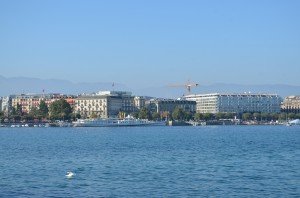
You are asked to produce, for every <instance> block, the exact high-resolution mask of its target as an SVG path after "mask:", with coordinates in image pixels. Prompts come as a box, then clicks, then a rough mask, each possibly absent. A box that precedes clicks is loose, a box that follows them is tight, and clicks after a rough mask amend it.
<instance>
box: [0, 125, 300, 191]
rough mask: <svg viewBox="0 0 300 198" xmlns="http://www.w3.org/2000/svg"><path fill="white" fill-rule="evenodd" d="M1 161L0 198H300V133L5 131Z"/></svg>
mask: <svg viewBox="0 0 300 198" xmlns="http://www.w3.org/2000/svg"><path fill="white" fill-rule="evenodd" d="M0 160H1V161H0V197H300V127H285V126H217V127H209V126H203V127H124V128H0ZM67 171H72V172H74V173H75V174H76V175H75V176H74V177H73V178H72V179H68V178H66V177H65V175H66V172H67Z"/></svg>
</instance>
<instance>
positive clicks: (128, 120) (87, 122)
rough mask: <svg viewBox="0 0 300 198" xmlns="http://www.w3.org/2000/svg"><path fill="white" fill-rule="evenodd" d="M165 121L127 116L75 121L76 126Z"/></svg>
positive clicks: (160, 124) (107, 125)
mask: <svg viewBox="0 0 300 198" xmlns="http://www.w3.org/2000/svg"><path fill="white" fill-rule="evenodd" d="M164 125H166V122H165V121H150V120H147V119H135V118H133V117H126V118H124V119H115V118H107V119H105V118H98V119H78V120H77V121H76V122H73V126H74V127H116V126H164Z"/></svg>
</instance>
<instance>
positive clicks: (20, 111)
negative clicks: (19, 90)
mask: <svg viewBox="0 0 300 198" xmlns="http://www.w3.org/2000/svg"><path fill="white" fill-rule="evenodd" d="M15 113H16V115H19V116H22V114H23V111H22V105H20V104H19V103H18V104H17V108H16V111H15Z"/></svg>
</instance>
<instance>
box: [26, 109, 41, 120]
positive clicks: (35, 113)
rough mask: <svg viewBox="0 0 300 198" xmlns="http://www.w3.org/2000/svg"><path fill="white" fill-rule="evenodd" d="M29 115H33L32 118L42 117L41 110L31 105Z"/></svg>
mask: <svg viewBox="0 0 300 198" xmlns="http://www.w3.org/2000/svg"><path fill="white" fill-rule="evenodd" d="M28 116H30V117H32V118H34V119H35V118H36V119H40V118H41V114H40V111H39V110H38V108H36V107H31V109H30V112H29V114H28Z"/></svg>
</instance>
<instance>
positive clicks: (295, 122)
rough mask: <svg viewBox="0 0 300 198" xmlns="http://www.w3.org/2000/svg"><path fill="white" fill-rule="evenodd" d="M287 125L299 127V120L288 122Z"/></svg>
mask: <svg viewBox="0 0 300 198" xmlns="http://www.w3.org/2000/svg"><path fill="white" fill-rule="evenodd" d="M288 124H289V125H290V126H291V125H300V119H296V120H292V121H289V122H288Z"/></svg>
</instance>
